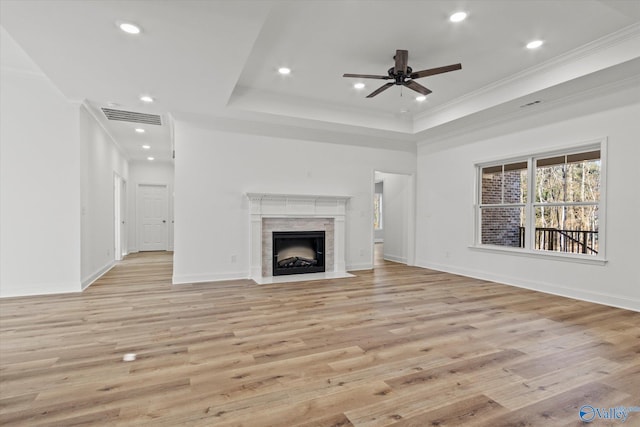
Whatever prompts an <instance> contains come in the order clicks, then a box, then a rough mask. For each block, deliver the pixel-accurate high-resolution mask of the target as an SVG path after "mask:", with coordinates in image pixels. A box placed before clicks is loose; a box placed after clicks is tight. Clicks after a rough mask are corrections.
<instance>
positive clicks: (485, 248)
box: [469, 245, 607, 265]
mask: <svg viewBox="0 0 640 427" xmlns="http://www.w3.org/2000/svg"><path fill="white" fill-rule="evenodd" d="M469 249H471V250H474V251H480V252H493V253H499V254H505V255H515V256H522V257H527V258H542V259H551V260H554V261H566V262H575V263H579V264H591V265H605V264H606V263H607V260H606V259H603V258H596V257H592V256H589V255H580V254H568V253H562V252H544V251H532V250H530V249H517V248H509V247H501V246H490V245H471V246H469Z"/></svg>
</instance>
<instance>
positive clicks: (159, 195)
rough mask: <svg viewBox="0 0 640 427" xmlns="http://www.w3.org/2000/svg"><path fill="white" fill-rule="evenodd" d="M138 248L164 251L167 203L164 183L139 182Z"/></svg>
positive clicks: (166, 232)
mask: <svg viewBox="0 0 640 427" xmlns="http://www.w3.org/2000/svg"><path fill="white" fill-rule="evenodd" d="M138 197H139V198H138V200H139V201H140V204H139V206H140V211H139V213H140V225H141V227H140V250H141V251H166V250H167V236H168V228H167V227H168V225H169V224H168V216H169V203H168V197H167V186H166V185H148V184H140V185H139V186H138Z"/></svg>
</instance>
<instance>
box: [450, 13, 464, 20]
mask: <svg viewBox="0 0 640 427" xmlns="http://www.w3.org/2000/svg"><path fill="white" fill-rule="evenodd" d="M466 18H467V13H466V12H456V13H454V14H453V15H451V16H450V17H449V21H451V22H460V21H464V20H465V19H466Z"/></svg>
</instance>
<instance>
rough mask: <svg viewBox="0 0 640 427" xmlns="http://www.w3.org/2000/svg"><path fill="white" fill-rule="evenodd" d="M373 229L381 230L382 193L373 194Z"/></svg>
mask: <svg viewBox="0 0 640 427" xmlns="http://www.w3.org/2000/svg"><path fill="white" fill-rule="evenodd" d="M373 229H374V230H382V193H374V194H373Z"/></svg>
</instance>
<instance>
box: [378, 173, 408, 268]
mask: <svg viewBox="0 0 640 427" xmlns="http://www.w3.org/2000/svg"><path fill="white" fill-rule="evenodd" d="M373 175H374V176H373V200H372V208H373V231H372V240H373V242H372V243H373V248H374V250H373V251H372V265H373V266H374V268H375V266H376V265H380V264H381V263H384V261H393V262H399V263H402V264H407V265H415V175H413V174H403V173H394V172H384V171H374V173H373Z"/></svg>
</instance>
